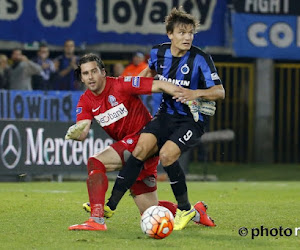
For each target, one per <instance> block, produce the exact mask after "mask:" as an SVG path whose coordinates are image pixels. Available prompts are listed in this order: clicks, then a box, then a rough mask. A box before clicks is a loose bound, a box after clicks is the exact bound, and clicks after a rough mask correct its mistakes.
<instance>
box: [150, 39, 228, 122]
mask: <svg viewBox="0 0 300 250" xmlns="http://www.w3.org/2000/svg"><path fill="white" fill-rule="evenodd" d="M149 68H150V69H152V70H155V71H156V72H157V74H158V77H159V80H163V81H168V82H171V83H173V84H175V85H178V86H179V85H180V86H182V87H184V88H189V89H207V88H210V87H212V86H214V85H218V84H222V82H221V80H220V78H219V76H218V73H217V70H216V68H215V65H214V63H213V60H212V58H211V56H210V55H208V54H206V53H205V52H203V51H202V50H201V49H200V48H197V47H195V46H192V47H191V49H190V50H189V51H187V53H186V54H185V55H184V56H183V57H175V56H172V54H171V43H163V44H159V45H156V46H154V47H153V48H152V50H151V53H150V59H149ZM160 112H166V113H169V114H176V113H177V114H181V115H191V114H190V112H189V108H188V107H187V105H185V104H182V103H180V102H176V101H175V100H173V99H172V96H170V95H168V94H163V99H162V103H161V106H160ZM199 118H200V120H202V121H203V120H204V116H203V115H202V114H200V117H199Z"/></svg>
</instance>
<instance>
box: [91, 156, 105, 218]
mask: <svg viewBox="0 0 300 250" xmlns="http://www.w3.org/2000/svg"><path fill="white" fill-rule="evenodd" d="M87 167H88V172H89V176H88V179H87V181H86V183H87V188H88V193H89V199H90V205H91V217H103V215H104V211H103V207H104V201H105V193H106V191H107V188H108V180H107V176H106V174H105V173H106V169H105V166H104V165H103V163H102V162H100V161H99V160H97V159H95V158H92V157H91V158H89V160H88V166H87Z"/></svg>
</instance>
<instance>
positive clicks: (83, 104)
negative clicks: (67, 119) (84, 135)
mask: <svg viewBox="0 0 300 250" xmlns="http://www.w3.org/2000/svg"><path fill="white" fill-rule="evenodd" d="M93 118H94V117H93V114H92V110H91V108H90V107H89V105H88V102H87V98H86V96H85V95H81V96H80V99H79V101H78V103H77V107H76V122H78V121H81V120H93Z"/></svg>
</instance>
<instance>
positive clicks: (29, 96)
mask: <svg viewBox="0 0 300 250" xmlns="http://www.w3.org/2000/svg"><path fill="white" fill-rule="evenodd" d="M81 94H82V92H81V91H38V90H36V91H22V90H20V91H18V90H0V119H9V120H37V121H60V122H69V121H73V122H74V121H76V113H75V110H76V105H77V102H78V100H79V97H80V95H81Z"/></svg>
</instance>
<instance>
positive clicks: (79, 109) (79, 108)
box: [76, 107, 82, 115]
mask: <svg viewBox="0 0 300 250" xmlns="http://www.w3.org/2000/svg"><path fill="white" fill-rule="evenodd" d="M81 112H82V107H78V108H77V109H76V115H79V114H80V113H81Z"/></svg>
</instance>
